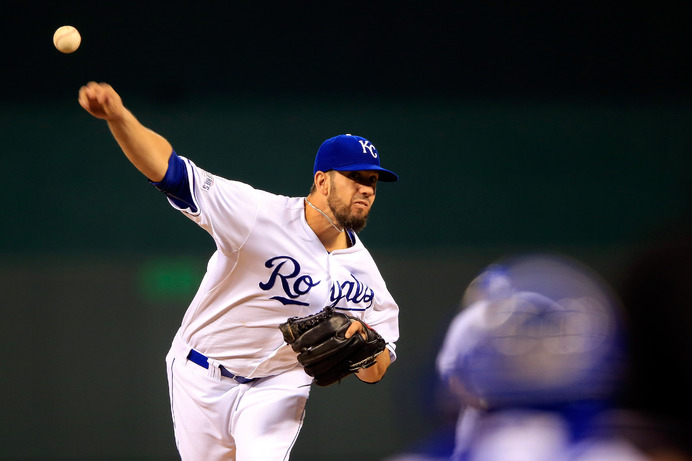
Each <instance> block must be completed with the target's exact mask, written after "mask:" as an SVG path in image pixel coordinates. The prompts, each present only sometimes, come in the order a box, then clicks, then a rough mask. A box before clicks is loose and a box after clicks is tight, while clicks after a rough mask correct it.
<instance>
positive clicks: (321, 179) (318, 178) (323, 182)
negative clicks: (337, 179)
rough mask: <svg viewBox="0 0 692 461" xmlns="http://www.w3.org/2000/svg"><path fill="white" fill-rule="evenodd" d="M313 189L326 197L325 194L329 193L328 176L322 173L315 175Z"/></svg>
mask: <svg viewBox="0 0 692 461" xmlns="http://www.w3.org/2000/svg"><path fill="white" fill-rule="evenodd" d="M315 188H316V189H317V192H319V193H321V194H323V195H327V192H329V175H328V174H327V173H325V172H324V171H318V172H317V173H315Z"/></svg>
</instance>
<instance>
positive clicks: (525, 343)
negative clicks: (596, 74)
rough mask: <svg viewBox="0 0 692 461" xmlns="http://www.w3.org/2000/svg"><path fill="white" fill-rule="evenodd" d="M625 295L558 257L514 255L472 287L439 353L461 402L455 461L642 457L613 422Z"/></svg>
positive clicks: (622, 360)
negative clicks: (616, 293)
mask: <svg viewBox="0 0 692 461" xmlns="http://www.w3.org/2000/svg"><path fill="white" fill-rule="evenodd" d="M622 317H623V315H622V310H621V307H620V303H619V301H618V300H617V299H616V297H615V296H614V295H613V294H612V292H611V290H610V288H609V287H608V286H607V285H606V284H605V283H603V282H602V281H601V280H600V278H599V277H598V276H597V275H596V274H594V273H593V272H592V271H590V270H589V269H587V268H585V267H583V266H582V265H580V264H577V263H576V262H575V261H572V260H570V259H567V258H563V257H558V256H555V255H526V256H521V257H520V256H517V257H515V258H507V259H505V260H501V261H499V262H498V263H496V264H493V265H491V266H489V267H488V268H487V269H486V270H485V271H484V272H482V273H481V274H480V275H479V276H478V277H477V278H476V279H475V280H474V281H473V282H472V283H471V284H470V285H469V287H468V289H467V290H466V293H465V296H464V299H463V300H462V310H461V312H460V313H459V314H458V315H457V317H456V318H455V319H454V320H453V322H452V323H451V325H450V327H449V329H448V332H447V335H446V338H445V341H444V344H443V346H442V348H441V350H440V353H439V355H438V359H437V366H438V370H439V373H440V375H441V377H442V379H443V380H445V381H446V382H447V383H448V384H449V386H450V387H451V389H452V390H453V392H454V393H455V394H456V395H457V396H458V398H459V399H460V401H461V403H462V411H461V413H460V419H459V422H458V426H457V437H456V447H455V452H454V455H453V458H452V459H454V460H455V461H462V460H463V461H508V460H511V461H519V460H522V461H523V460H526V461H587V460H588V461H644V460H649V459H650V458H648V457H646V456H645V455H644V454H643V453H642V452H640V450H638V449H637V448H636V447H635V446H634V445H633V444H631V443H629V442H628V441H627V440H626V439H625V438H623V437H620V436H619V435H618V434H617V431H616V428H614V427H613V425H612V424H611V423H610V421H611V419H612V418H613V416H614V415H616V414H617V412H616V411H615V398H616V396H617V393H618V389H620V387H621V385H622V380H623V379H624V376H625V370H626V347H625V330H624V322H623V318H622Z"/></svg>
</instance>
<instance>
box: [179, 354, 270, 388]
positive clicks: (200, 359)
mask: <svg viewBox="0 0 692 461" xmlns="http://www.w3.org/2000/svg"><path fill="white" fill-rule="evenodd" d="M187 359H188V360H189V361H191V362H193V363H196V364H197V365H199V366H200V367H202V368H206V369H209V362H208V360H209V359H207V357H206V356H205V355H204V354H200V353H199V352H197V351H196V350H194V349H191V350H190V353H189V354H187ZM219 370H221V376H225V377H226V378H231V379H235V380H236V382H238V383H240V384H247V383H251V382H253V381H257V380H258V379H259V378H252V379H250V378H245V377H244V376H238V375H234V374H233V373H231V372H230V371H228V369H226V367H224V366H223V365H219Z"/></svg>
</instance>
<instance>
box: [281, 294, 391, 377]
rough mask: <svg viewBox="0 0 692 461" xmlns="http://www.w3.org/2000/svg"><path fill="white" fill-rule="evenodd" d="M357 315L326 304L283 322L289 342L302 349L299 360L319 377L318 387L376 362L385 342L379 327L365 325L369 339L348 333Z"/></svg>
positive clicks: (308, 370) (298, 349)
mask: <svg viewBox="0 0 692 461" xmlns="http://www.w3.org/2000/svg"><path fill="white" fill-rule="evenodd" d="M354 320H356V321H360V320H358V319H356V318H355V317H352V316H349V315H346V314H342V313H339V312H335V311H334V308H331V307H325V308H324V309H322V310H321V311H320V312H318V313H317V314H313V315H309V316H307V317H291V318H289V319H288V320H287V321H286V322H284V323H282V324H281V325H279V329H280V330H281V332H282V333H283V335H284V340H285V341H286V343H288V344H290V345H291V347H292V348H293V350H294V351H296V352H298V362H300V364H301V365H303V367H304V368H305V372H306V373H307V374H308V375H310V376H312V377H314V378H315V384H317V385H318V386H329V385H330V384H333V383H335V382H337V381H341V380H342V379H343V378H345V377H346V376H348V375H350V374H351V373H354V372H356V371H358V370H360V369H361V368H368V367H371V366H372V365H374V364H375V361H376V358H377V355H378V354H379V353H380V352H382V351H383V350H384V348H385V341H384V339H383V338H382V336H380V335H379V334H378V333H377V332H376V331H375V330H373V329H372V328H370V327H369V326H367V325H366V324H365V323H363V322H361V323H362V324H363V326H364V327H365V332H366V336H367V339H364V338H363V336H362V335H361V334H354V335H353V336H351V337H350V338H348V339H346V338H345V337H344V334H345V333H346V330H347V329H348V327H349V325H350V324H351V322H352V321H354Z"/></svg>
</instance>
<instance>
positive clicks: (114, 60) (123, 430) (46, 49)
mask: <svg viewBox="0 0 692 461" xmlns="http://www.w3.org/2000/svg"><path fill="white" fill-rule="evenodd" d="M371 3H373V4H370V3H368V2H290V3H289V2H275V3H272V2H269V3H267V2H254V3H253V2H247V1H228V2H220V1H209V2H146V3H142V2H117V3H116V2H101V3H96V4H93V3H89V2H79V1H73V2H30V1H22V2H20V1H10V2H7V3H6V6H7V8H6V11H5V12H4V13H3V15H2V22H3V24H4V25H3V30H4V31H5V32H3V33H5V34H6V38H5V40H4V43H5V46H4V49H3V63H4V65H3V68H4V70H3V71H2V87H1V89H2V100H0V135H1V139H2V154H1V155H2V168H1V169H0V171H1V172H2V173H1V175H0V178H1V179H2V182H1V184H2V189H3V191H4V192H5V194H4V200H3V205H2V209H3V213H2V216H3V217H2V218H1V219H0V236H2V238H1V239H0V291H1V292H2V294H3V296H2V306H3V307H2V322H1V323H0V325H1V326H0V341H2V351H3V352H4V353H3V357H4V358H3V364H2V367H0V370H2V371H1V373H2V384H0V404H1V409H0V422H1V423H0V424H1V426H0V458H2V459H46V458H56V459H58V458H60V459H175V457H176V452H175V446H174V442H173V437H172V424H171V422H170V417H169V410H168V398H167V390H166V381H165V368H164V364H163V359H164V356H165V353H166V351H167V349H168V345H169V343H170V340H171V338H172V335H173V334H174V332H175V330H176V328H177V326H178V324H179V322H180V319H181V317H182V314H183V312H184V309H185V307H186V305H187V303H188V302H189V300H190V299H191V297H192V294H193V292H194V290H195V288H196V285H197V283H198V281H199V279H200V278H201V276H202V274H203V271H204V267H205V264H206V260H207V258H208V257H209V255H210V254H211V253H212V251H213V245H212V240H211V238H210V237H209V236H208V235H207V234H206V233H205V232H204V231H203V230H201V229H199V228H197V226H195V225H194V224H193V223H192V222H190V221H189V220H187V219H186V218H184V217H183V216H181V215H179V214H178V213H176V212H174V211H173V210H172V209H171V208H170V207H169V206H168V205H167V203H166V201H165V199H164V198H163V197H162V196H161V195H160V194H159V193H158V192H157V191H156V190H154V189H153V188H152V187H151V186H149V185H148V184H147V182H146V180H145V179H144V178H143V177H141V175H140V174H139V173H138V172H137V171H136V170H135V169H134V168H133V167H132V166H131V165H129V163H128V162H127V160H126V159H125V158H124V156H123V155H122V153H121V152H120V151H119V149H118V147H117V145H116V144H115V142H114V141H113V140H112V138H111V136H110V133H109V132H108V129H107V126H106V125H105V124H104V123H103V122H101V121H98V120H95V119H93V118H91V117H90V116H89V115H88V114H86V113H85V112H84V111H83V110H82V109H81V108H80V107H79V105H78V104H77V101H76V97H77V91H78V89H79V87H80V86H81V85H82V84H84V83H86V82H87V81H89V80H99V81H108V82H110V83H111V84H113V85H114V86H115V87H116V89H117V90H118V91H119V92H120V93H121V95H122V96H123V98H124V100H125V103H126V105H127V106H128V107H129V108H130V109H132V110H133V112H135V114H136V115H137V116H138V117H139V118H140V120H141V121H142V122H143V123H144V124H146V125H147V126H149V127H151V128H153V129H155V130H156V131H158V132H159V133H161V134H163V135H164V136H166V137H167V138H168V139H169V140H171V142H172V143H173V144H174V146H175V148H176V150H177V151H178V152H179V153H181V154H183V155H186V156H189V157H190V158H192V159H193V160H194V161H195V162H196V163H197V164H198V165H200V166H202V167H203V168H205V169H208V170H210V171H213V172H215V173H217V174H220V175H222V176H226V177H229V178H233V179H240V180H242V181H245V182H248V183H250V184H253V185H254V186H256V187H259V188H263V189H266V190H269V191H271V192H276V193H281V194H285V195H304V194H306V193H307V190H308V188H309V186H310V181H311V173H312V161H313V159H314V153H315V152H316V149H317V147H318V146H319V144H320V143H321V142H322V141H323V140H324V139H325V138H327V137H331V136H333V135H335V134H339V133H353V134H360V135H362V136H365V137H367V138H368V139H370V140H371V141H372V142H373V143H374V144H375V145H376V146H377V148H378V150H379V152H380V154H381V156H382V159H383V160H382V161H383V165H385V166H386V167H388V168H391V169H393V170H394V171H396V172H397V173H399V174H400V176H401V181H400V182H399V183H397V184H382V185H381V186H380V188H379V190H378V197H377V203H376V206H375V210H374V212H373V216H372V218H371V221H370V223H369V225H368V228H367V229H365V230H364V231H363V233H362V238H363V240H364V241H365V243H366V245H368V247H369V248H370V249H371V252H372V253H373V254H374V256H375V258H376V260H377V261H378V263H379V265H380V269H381V271H382V272H383V274H384V276H385V279H386V280H387V281H388V285H389V288H390V290H391V291H392V293H393V294H394V295H395V297H396V298H397V300H398V301H399V304H400V307H401V319H400V321H401V340H400V341H399V345H398V352H399V360H398V361H397V362H396V364H395V365H394V366H393V367H392V368H391V369H390V371H389V373H388V374H387V377H386V379H385V380H384V381H383V382H382V383H380V384H378V385H377V386H366V385H363V384H360V383H357V382H351V381H350V380H348V381H346V382H344V383H342V384H341V385H339V386H333V387H330V388H324V389H322V388H317V389H315V390H314V391H313V395H312V396H311V399H310V401H309V404H308V416H307V418H306V423H305V426H304V428H303V431H302V433H301V437H300V438H299V440H298V443H297V445H296V447H295V449H294V453H293V454H294V456H293V457H294V458H295V459H320V460H331V459H333V460H338V459H351V458H353V457H354V456H359V457H360V458H361V459H373V460H376V459H384V458H386V457H387V456H391V455H394V454H395V453H400V452H404V451H407V450H411V449H414V448H415V447H416V446H417V445H419V444H423V443H425V442H426V441H428V440H429V439H430V438H434V437H435V436H438V435H440V434H446V432H445V431H447V430H448V427H449V426H448V423H449V421H450V420H449V418H450V415H451V414H453V412H450V411H449V405H450V403H449V402H447V401H444V399H443V396H444V394H443V393H442V391H441V390H440V386H439V384H438V383H437V379H436V377H435V372H434V359H435V354H436V352H437V349H438V348H439V345H440V342H441V340H442V335H443V334H444V331H445V329H446V324H447V322H448V321H449V319H450V318H451V317H452V315H453V314H454V312H455V310H456V308H457V304H458V302H459V299H460V297H461V295H462V293H463V290H464V287H465V285H466V284H467V283H468V282H469V281H470V280H471V278H472V277H473V276H474V275H475V273H476V272H477V271H478V270H480V269H481V268H482V267H483V266H484V265H486V264H488V263H489V262H491V261H493V260H494V259H496V258H498V257H501V256H503V255H506V254H508V253H511V252H517V251H532V250H552V251H559V252H564V253H567V254H569V255H571V256H574V257H576V258H579V259H581V260H582V261H584V262H586V263H588V264H590V265H592V266H593V267H594V268H596V269H597V270H599V271H600V272H601V273H602V274H603V275H604V276H605V277H606V278H608V279H609V280H610V281H612V283H613V284H617V282H618V281H619V279H620V277H621V274H623V273H624V272H626V269H627V267H628V264H629V262H630V261H631V260H632V259H634V258H636V256H637V255H638V253H639V251H640V250H641V249H642V248H643V247H645V246H646V245H647V244H648V243H649V241H650V239H651V238H652V237H653V236H655V235H657V234H658V232H659V231H663V230H665V229H667V228H669V227H671V226H675V225H676V224H677V223H679V222H683V221H685V220H686V219H687V217H688V216H687V215H688V213H689V210H690V199H691V198H692V197H691V192H692V191H691V190H690V181H689V179H688V178H689V172H690V148H691V146H692V139H691V135H690V128H691V127H692V104H691V102H692V100H691V99H690V95H691V93H690V90H691V89H692V82H690V77H691V75H690V71H689V69H688V68H687V63H688V62H689V58H690V43H692V40H690V39H691V38H692V37H690V35H692V34H691V33H690V28H689V27H688V25H687V22H686V20H685V19H684V17H685V14H684V13H685V12H686V8H687V6H686V3H685V2H673V1H665V2H658V3H657V4H656V5H655V6H653V5H648V6H646V7H644V6H641V7H637V6H634V5H629V4H626V3H624V2H622V3H621V4H619V3H618V2H615V3H610V4H608V5H602V4H600V3H599V2H579V6H578V7H577V6H576V4H575V5H573V6H565V5H558V4H554V2H526V3H522V2H518V3H513V4H511V5H510V4H507V3H506V2H499V1H498V2H493V1H491V2H482V4H481V3H471V2H465V1H456V2H452V1H449V2H425V3H420V4H419V3H414V2H403V3H402V2H396V3H395V2H371ZM63 24H72V25H74V26H76V27H77V28H78V29H79V30H80V31H81V32H82V35H83V40H84V41H83V44H82V47H81V48H80V49H79V50H78V51H77V52H76V53H74V54H72V55H62V54H60V53H58V52H57V51H56V50H55V49H54V48H53V46H52V43H51V38H52V33H53V31H54V30H55V28H57V27H59V26H60V25H63ZM332 434H339V435H340V436H341V437H343V439H342V440H343V441H342V443H339V446H338V448H337V447H335V446H334V444H333V442H329V437H330V436H331V435H332ZM356 440H357V441H359V442H358V443H355V441H356ZM362 446H365V449H366V452H367V453H369V454H368V455H365V456H364V457H363V455H362V454H360V455H359V453H360V449H361V448H360V447H362Z"/></svg>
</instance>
